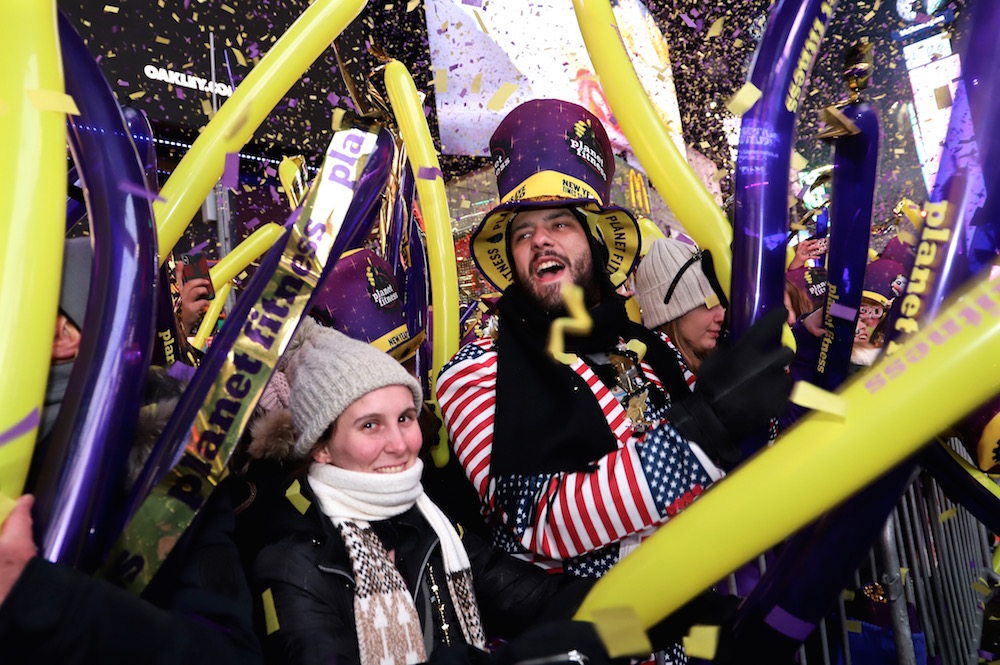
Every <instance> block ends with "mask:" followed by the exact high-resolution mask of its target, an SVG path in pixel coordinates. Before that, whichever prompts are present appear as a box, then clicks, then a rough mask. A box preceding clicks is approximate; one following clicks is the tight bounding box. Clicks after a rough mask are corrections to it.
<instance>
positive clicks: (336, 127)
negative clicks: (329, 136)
mask: <svg viewBox="0 0 1000 665" xmlns="http://www.w3.org/2000/svg"><path fill="white" fill-rule="evenodd" d="M346 113H347V111H345V110H344V109H333V131H335V132H339V131H340V128H341V126H342V125H343V123H344V114H346Z"/></svg>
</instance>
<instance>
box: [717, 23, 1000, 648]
mask: <svg viewBox="0 0 1000 665" xmlns="http://www.w3.org/2000/svg"><path fill="white" fill-rule="evenodd" d="M978 10H979V12H980V16H982V17H983V19H984V20H982V21H978V20H974V21H973V22H972V25H973V26H974V28H973V30H974V32H975V31H980V30H983V29H984V28H986V29H988V28H989V26H990V24H991V23H990V21H987V20H985V19H986V16H985V14H988V13H991V12H992V16H993V17H996V16H997V15H998V14H1000V6H988V5H986V4H980V5H978ZM989 34H993V33H989ZM994 38H995V34H994ZM972 43H973V44H975V43H977V42H976V39H975V38H974V39H973V40H972ZM976 57H987V56H985V55H983V54H977V53H976V52H975V51H972V52H970V53H969V55H968V56H967V57H966V59H967V60H969V59H975V58H976ZM989 57H996V56H989ZM998 69H1000V60H994V61H993V63H992V66H991V67H990V68H989V69H988V71H989V72H990V76H989V78H988V79H986V78H984V79H982V80H981V83H980V84H985V83H986V82H987V81H989V82H990V85H992V84H993V83H992V82H993V80H994V79H996V76H995V75H993V74H992V72H994V71H996V70H998ZM958 121H959V119H958V118H956V117H955V116H954V115H953V122H958ZM995 126H996V125H995V124H993V125H991V127H995ZM961 144H962V141H961V140H960V133H959V132H952V131H951V129H949V141H948V142H946V144H945V151H946V152H948V153H952V154H955V151H958V150H962V149H963V148H962V145H961ZM941 179H942V180H950V183H949V185H948V186H947V187H945V186H944V184H943V183H942V185H941V186H940V188H939V191H941V192H947V194H946V196H947V198H949V203H950V207H952V209H955V210H956V214H955V215H954V216H948V218H946V217H945V216H943V215H942V216H941V217H934V216H933V215H934V212H933V211H934V210H935V208H934V206H933V205H932V206H930V209H931V213H930V214H928V219H927V221H926V222H925V226H924V230H923V232H922V233H923V236H924V239H923V241H927V242H929V241H930V240H931V239H932V238H939V239H943V238H944V236H945V235H947V236H948V239H949V240H951V239H954V238H955V237H958V238H959V239H960V238H961V236H962V233H961V229H962V228H963V226H962V225H963V224H964V217H965V215H964V213H963V212H962V211H963V210H964V209H965V207H966V206H965V200H966V196H967V192H968V187H967V186H966V183H965V179H964V178H963V177H957V178H956V177H951V176H949V175H948V174H942V175H941ZM994 191H995V190H994ZM949 218H950V219H954V221H955V223H956V226H954V227H951V226H950V225H948V224H947V223H946V222H947V219H949ZM928 229H929V231H928ZM941 229H944V231H946V233H944V232H942V231H941ZM835 232H836V231H834V233H835ZM957 244H961V243H960V242H959V243H957ZM927 251H928V252H930V250H929V249H928V250H927ZM938 251H939V252H940V254H941V257H942V262H941V264H935V266H933V267H934V268H935V270H937V269H939V268H942V267H943V268H944V272H945V273H946V274H945V275H944V276H943V278H939V277H941V276H940V275H935V276H933V277H932V276H931V274H930V273H931V272H932V271H931V270H929V269H928V266H926V265H921V264H920V262H919V261H918V263H917V264H916V265H914V267H913V272H912V273H911V275H913V276H916V279H914V278H913V277H912V276H911V280H910V284H909V285H908V286H907V288H908V289H909V290H910V291H908V292H909V293H912V294H913V296H914V297H915V298H918V300H917V301H915V302H913V303H911V304H914V305H915V304H917V303H919V308H920V309H919V318H920V321H919V323H925V322H927V321H929V320H931V318H932V317H933V316H935V315H936V314H937V311H938V308H939V305H940V300H941V299H943V298H944V296H945V295H946V293H945V292H943V291H941V289H942V288H943V287H941V286H939V284H940V283H941V282H945V283H946V284H948V285H949V286H948V291H947V292H950V290H952V289H954V288H957V287H958V286H959V284H960V282H958V280H957V279H956V280H954V281H953V280H951V279H950V276H951V275H952V274H954V275H956V276H957V275H959V271H957V270H956V271H953V270H950V267H954V265H955V264H954V262H950V261H948V260H946V257H947V255H948V252H947V251H946V248H945V247H941V248H940V249H939V250H938ZM935 254H936V253H935ZM928 255H930V254H928ZM922 269H924V270H925V272H923V273H921V272H918V271H920V270H922ZM914 281H916V282H917V286H916V289H917V291H919V292H918V293H917V292H913V291H912V289H913V288H914V285H913V283H914ZM956 282H957V283H956ZM923 296H927V299H926V300H924V299H923ZM901 320H903V319H901ZM915 325H918V322H916V321H912V320H910V321H909V322H906V321H905V320H904V323H903V324H902V326H901V328H906V327H912V326H915ZM902 332H905V330H899V331H896V332H895V333H893V332H890V337H889V342H890V343H891V341H892V340H893V339H896V338H898V336H899V334H901V333H902ZM875 444H877V442H873V445H875ZM934 448H939V450H935V449H934ZM918 460H919V461H920V462H922V463H924V464H926V465H927V466H928V469H929V470H931V471H932V472H933V473H934V475H935V476H937V477H939V479H940V480H941V482H942V486H943V487H945V488H946V490H947V491H948V492H949V495H950V496H951V497H952V498H953V499H954V500H956V501H962V502H963V503H966V504H967V505H968V506H969V508H970V510H971V511H972V512H973V514H976V515H992V516H993V517H992V518H990V520H989V522H988V524H989V525H991V528H992V525H993V523H994V522H996V521H997V520H996V518H995V515H997V514H1000V506H997V503H998V502H997V500H996V498H995V497H994V496H993V495H992V494H989V493H986V492H983V491H982V487H981V486H980V487H978V488H977V487H976V483H974V482H973V478H972V476H971V475H969V474H968V473H967V472H966V471H965V470H964V469H961V468H960V467H959V465H958V463H957V462H956V461H955V460H954V458H953V457H952V456H951V455H949V454H948V453H947V452H946V451H944V450H943V449H942V448H940V446H937V445H936V444H935V445H934V446H931V447H929V448H926V449H924V451H922V452H921V453H918V454H917V456H915V457H913V458H911V459H909V460H906V461H905V462H902V463H901V464H899V465H898V466H897V467H895V468H894V469H893V470H892V471H890V472H889V473H887V474H886V475H884V476H883V477H882V478H880V479H879V481H878V482H877V483H874V484H872V485H871V486H869V487H868V488H866V489H865V490H863V491H862V492H859V493H858V494H857V495H855V496H854V497H852V498H851V499H850V500H848V501H847V502H846V503H844V504H843V505H841V506H839V507H838V508H836V509H834V510H833V511H831V512H830V513H828V514H826V515H824V516H823V517H822V518H820V519H819V520H818V521H817V522H815V523H814V524H812V525H810V526H809V527H806V529H804V530H802V531H800V532H799V533H798V534H796V535H795V536H793V538H792V539H790V540H789V541H788V542H787V543H786V544H785V545H784V546H783V548H782V552H781V556H780V557H779V558H778V560H777V561H776V562H775V564H774V565H773V566H771V567H770V568H769V569H768V572H767V574H766V575H765V576H764V578H763V579H762V580H761V583H760V584H759V585H758V587H757V588H756V589H754V591H752V592H751V593H750V595H749V596H748V597H747V598H746V599H745V600H744V602H743V604H742V605H741V606H740V608H739V610H738V611H737V614H736V618H735V620H734V621H733V622H732V624H731V625H730V626H728V627H724V629H725V630H726V632H727V633H728V636H727V637H728V638H729V641H730V642H731V643H732V645H733V647H734V649H735V652H736V653H740V654H741V656H742V657H749V658H748V660H752V659H753V656H754V655H763V654H766V655H767V657H768V658H770V659H773V660H781V658H782V656H784V657H787V658H791V657H792V656H793V654H794V653H795V651H796V650H797V648H798V646H799V644H801V642H802V641H803V640H804V639H805V637H806V636H808V635H809V633H810V632H811V631H812V629H813V628H814V627H815V625H816V624H817V623H818V622H819V620H820V619H822V618H823V617H824V616H825V615H826V613H827V612H828V611H829V610H831V609H832V608H833V606H834V605H835V603H836V600H837V597H838V595H839V594H840V592H841V589H842V588H843V587H844V586H845V585H846V584H847V583H848V581H849V579H850V576H851V574H853V571H854V570H855V569H856V568H857V567H858V565H859V564H860V563H861V561H862V560H863V558H864V557H865V556H866V554H867V552H868V550H869V548H870V546H871V543H872V542H873V541H874V539H875V538H876V537H877V535H878V533H879V531H880V529H881V528H882V525H883V524H884V523H885V520H886V519H887V518H888V516H889V514H890V513H891V511H892V508H893V506H895V505H896V503H897V502H898V500H899V497H900V496H901V495H902V493H903V491H904V490H905V489H906V487H907V486H908V484H909V483H910V481H911V479H912V478H913V474H914V473H915V471H916V468H917V466H916V463H917V461H918Z"/></svg>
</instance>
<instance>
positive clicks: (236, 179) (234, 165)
mask: <svg viewBox="0 0 1000 665" xmlns="http://www.w3.org/2000/svg"><path fill="white" fill-rule="evenodd" d="M222 184H223V186H225V187H228V188H229V189H236V188H237V187H239V186H240V154H239V153H238V152H227V153H226V168H225V170H224V171H223V172H222Z"/></svg>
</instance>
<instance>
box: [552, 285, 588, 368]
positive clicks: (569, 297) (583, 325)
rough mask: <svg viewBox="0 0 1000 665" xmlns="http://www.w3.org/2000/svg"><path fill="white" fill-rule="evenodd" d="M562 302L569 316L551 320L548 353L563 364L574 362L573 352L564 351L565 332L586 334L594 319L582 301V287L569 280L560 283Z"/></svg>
mask: <svg viewBox="0 0 1000 665" xmlns="http://www.w3.org/2000/svg"><path fill="white" fill-rule="evenodd" d="M562 295H563V302H564V303H565V304H566V310H567V311H568V312H569V316H563V317H560V318H558V319H556V320H555V321H553V322H552V325H551V326H550V327H549V345H548V350H549V355H550V356H552V357H553V358H555V359H556V360H557V361H558V362H561V363H562V364H564V365H572V364H573V363H574V362H576V354H575V353H566V352H565V348H566V334H567V333H568V334H570V335H586V334H588V333H590V331H591V330H593V328H594V320H593V319H592V318H591V317H590V314H589V313H588V312H587V306H586V305H585V304H584V301H583V289H582V288H580V287H579V286H577V285H576V284H573V283H571V282H563V283H562Z"/></svg>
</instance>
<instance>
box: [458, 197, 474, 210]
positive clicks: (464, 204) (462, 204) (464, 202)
mask: <svg viewBox="0 0 1000 665" xmlns="http://www.w3.org/2000/svg"><path fill="white" fill-rule="evenodd" d="M458 205H459V207H460V208H463V209H466V208H471V207H472V201H470V200H469V199H465V198H463V199H462V200H461V201H459V203H458Z"/></svg>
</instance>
